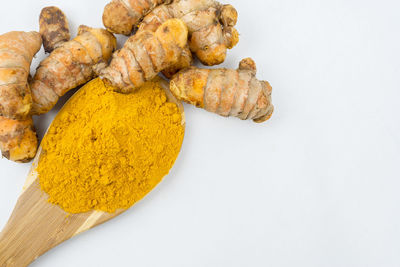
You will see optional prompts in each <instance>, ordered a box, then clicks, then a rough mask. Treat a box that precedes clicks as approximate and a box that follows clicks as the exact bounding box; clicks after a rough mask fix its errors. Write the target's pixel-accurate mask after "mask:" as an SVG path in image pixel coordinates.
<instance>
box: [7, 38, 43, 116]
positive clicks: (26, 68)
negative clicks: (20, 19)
mask: <svg viewBox="0 0 400 267" xmlns="http://www.w3.org/2000/svg"><path fill="white" fill-rule="evenodd" d="M41 45H42V39H41V38H40V34H39V33H37V32H15V31H14V32H9V33H5V34H3V35H0V116H4V117H7V118H11V119H23V118H25V117H26V116H28V114H29V112H30V110H31V106H32V97H31V90H30V88H29V85H28V76H29V72H30V65H31V61H32V58H33V56H34V55H35V54H36V53H37V52H38V51H39V49H40V46H41Z"/></svg>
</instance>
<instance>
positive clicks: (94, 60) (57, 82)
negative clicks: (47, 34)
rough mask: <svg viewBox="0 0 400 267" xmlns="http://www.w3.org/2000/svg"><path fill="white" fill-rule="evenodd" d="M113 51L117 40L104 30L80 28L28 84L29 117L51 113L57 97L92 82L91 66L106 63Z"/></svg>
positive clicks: (41, 66)
mask: <svg viewBox="0 0 400 267" xmlns="http://www.w3.org/2000/svg"><path fill="white" fill-rule="evenodd" d="M115 48H116V39H115V37H114V36H113V35H112V34H111V33H110V32H108V31H106V30H104V29H94V28H90V27H87V26H80V27H79V30H78V36H77V37H75V38H74V39H73V40H71V41H68V42H65V43H62V44H61V45H59V46H58V47H57V48H56V49H55V50H54V51H53V52H52V53H51V54H50V56H49V57H48V58H46V59H45V60H43V61H42V62H41V63H40V65H39V67H38V69H37V71H36V74H35V76H34V77H33V80H32V82H31V90H32V98H33V107H32V113H33V114H35V115H40V114H43V113H46V112H48V111H49V110H51V109H52V108H53V107H54V105H55V104H56V103H57V101H58V99H59V97H61V96H62V95H64V94H65V93H66V92H68V91H69V90H71V89H73V88H75V87H77V86H79V85H82V84H84V83H86V82H87V81H89V80H91V79H92V78H93V77H94V76H95V73H94V71H93V66H94V65H96V64H98V63H99V62H102V61H108V60H109V58H110V57H111V55H112V52H113V51H114V50H115Z"/></svg>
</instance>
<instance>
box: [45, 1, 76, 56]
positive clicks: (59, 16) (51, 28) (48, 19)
mask: <svg viewBox="0 0 400 267" xmlns="http://www.w3.org/2000/svg"><path fill="white" fill-rule="evenodd" d="M39 25H40V34H41V36H42V39H43V47H44V50H45V51H46V52H47V53H50V52H51V51H53V50H54V49H55V48H56V47H57V46H59V45H60V43H63V42H67V41H69V39H70V37H71V36H70V33H69V27H68V21H67V17H66V16H65V14H64V13H63V12H62V11H61V10H60V9H59V8H58V7H55V6H50V7H45V8H43V9H42V12H41V13H40V17H39Z"/></svg>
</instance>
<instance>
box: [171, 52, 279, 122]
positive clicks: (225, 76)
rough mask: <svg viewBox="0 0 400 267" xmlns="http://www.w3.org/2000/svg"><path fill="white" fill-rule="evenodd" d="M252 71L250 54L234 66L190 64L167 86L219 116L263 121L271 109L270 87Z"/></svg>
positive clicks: (188, 101) (176, 94)
mask: <svg viewBox="0 0 400 267" xmlns="http://www.w3.org/2000/svg"><path fill="white" fill-rule="evenodd" d="M255 75H256V65H255V63H254V61H253V60H252V59H250V58H246V59H243V60H242V61H241V62H240V64H239V68H238V69H237V70H230V69H213V70H209V69H199V68H196V67H191V68H188V69H184V70H182V71H180V72H179V73H178V74H176V75H175V76H174V78H173V79H172V80H171V83H170V90H171V92H172V93H173V94H174V95H175V96H176V97H177V98H178V99H180V100H183V101H185V102H187V103H190V104H193V105H195V106H197V107H201V108H204V109H205V110H207V111H210V112H213V113H216V114H219V115H221V116H233V117H238V118H240V119H242V120H248V119H252V120H254V121H255V122H264V121H266V120H268V119H269V118H270V117H271V115H272V113H273V110H274V107H273V105H272V103H271V93H272V87H271V86H270V84H269V83H268V82H266V81H260V80H258V79H257V78H256V77H255Z"/></svg>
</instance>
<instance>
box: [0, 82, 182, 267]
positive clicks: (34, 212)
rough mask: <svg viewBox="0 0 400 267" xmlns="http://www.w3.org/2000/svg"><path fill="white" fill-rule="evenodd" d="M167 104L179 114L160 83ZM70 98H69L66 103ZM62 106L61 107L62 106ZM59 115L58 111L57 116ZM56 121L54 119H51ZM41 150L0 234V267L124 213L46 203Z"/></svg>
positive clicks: (30, 258)
mask: <svg viewBox="0 0 400 267" xmlns="http://www.w3.org/2000/svg"><path fill="white" fill-rule="evenodd" d="M161 83H162V86H163V88H164V89H165V92H166V94H167V98H168V101H169V102H173V103H176V104H177V105H178V107H179V109H180V111H181V114H182V125H183V126H184V127H185V114H184V110H183V106H182V104H181V103H180V102H179V101H178V100H177V99H176V98H175V97H174V96H173V95H172V94H171V93H170V91H169V89H168V87H169V85H168V83H167V82H165V81H162V82H161ZM73 98H74V96H73V97H71V99H70V100H69V101H72V100H73ZM64 107H65V106H64ZM61 112H62V109H61V111H60V112H59V114H60V113H61ZM55 120H57V117H56V118H55ZM41 151H42V149H41V147H39V150H38V153H37V155H36V157H35V159H34V161H33V164H32V168H31V170H30V173H29V175H28V178H27V180H26V182H25V185H24V189H23V191H22V193H21V195H20V197H19V199H18V201H17V204H16V206H15V208H14V211H13V212H12V214H11V217H10V219H9V220H8V222H7V224H6V226H5V227H4V229H3V231H2V232H1V233H0V266H2V267H3V266H17V267H21V266H27V265H29V264H30V263H31V262H33V261H34V260H35V259H36V258H38V257H39V256H40V255H42V254H43V253H45V252H46V251H48V250H50V249H51V248H53V247H55V246H57V245H58V244H60V243H61V242H63V241H65V240H68V239H70V238H71V237H73V236H76V235H78V234H80V233H83V232H85V231H86V230H89V229H91V228H93V227H95V226H97V225H99V224H102V223H104V222H106V221H108V220H110V219H112V218H114V217H116V216H118V215H119V214H121V213H123V212H124V211H125V210H119V211H117V212H115V213H112V214H111V213H106V212H101V211H91V212H86V213H80V214H69V213H66V212H65V211H64V210H62V209H61V208H60V207H59V206H56V205H53V204H50V203H49V202H47V194H46V193H45V192H43V191H42V190H41V189H40V185H39V179H38V174H37V172H36V171H35V169H36V166H37V164H38V161H39V158H40V154H41Z"/></svg>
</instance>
